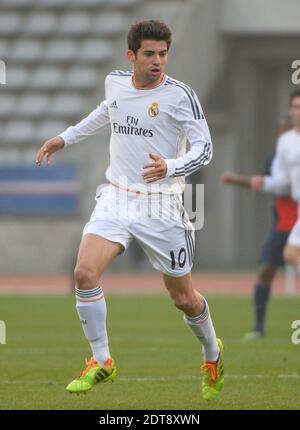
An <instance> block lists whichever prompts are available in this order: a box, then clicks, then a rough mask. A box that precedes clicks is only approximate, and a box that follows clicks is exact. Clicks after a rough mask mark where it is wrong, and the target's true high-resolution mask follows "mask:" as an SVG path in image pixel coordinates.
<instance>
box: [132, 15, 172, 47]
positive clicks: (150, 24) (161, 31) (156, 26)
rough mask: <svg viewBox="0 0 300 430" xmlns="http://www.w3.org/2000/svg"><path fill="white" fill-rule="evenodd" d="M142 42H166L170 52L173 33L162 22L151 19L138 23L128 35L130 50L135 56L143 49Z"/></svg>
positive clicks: (133, 25)
mask: <svg viewBox="0 0 300 430" xmlns="http://www.w3.org/2000/svg"><path fill="white" fill-rule="evenodd" d="M142 40H165V41H166V42H167V46H168V50H169V48H170V45H171V42H172V32H171V30H170V28H169V27H168V26H167V24H165V23H164V22H162V21H159V20H155V19H150V20H148V21H138V22H135V23H134V24H132V25H131V27H130V29H129V32H128V35H127V44H128V49H130V50H131V51H133V52H134V53H135V54H136V53H137V51H138V49H139V48H140V47H141V44H142Z"/></svg>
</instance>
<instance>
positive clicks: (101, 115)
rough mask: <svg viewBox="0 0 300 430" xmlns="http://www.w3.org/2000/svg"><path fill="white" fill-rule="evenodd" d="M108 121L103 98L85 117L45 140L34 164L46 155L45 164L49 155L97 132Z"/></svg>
mask: <svg viewBox="0 0 300 430" xmlns="http://www.w3.org/2000/svg"><path fill="white" fill-rule="evenodd" d="M108 123H109V114H108V106H107V101H106V100H104V101H103V102H102V103H100V105H99V106H97V107H96V109H94V110H93V111H92V112H91V113H90V114H89V115H88V116H87V117H86V118H84V119H83V120H82V121H80V122H79V123H78V124H76V125H71V126H70V127H68V128H67V129H66V130H65V131H64V132H63V133H61V134H59V135H58V136H56V137H53V138H52V139H49V140H47V141H46V142H45V143H44V144H43V145H42V147H41V148H40V150H39V151H38V153H37V157H36V164H37V165H38V166H40V165H41V164H42V162H43V159H44V158H45V157H46V160H47V164H49V162H50V158H51V155H52V154H54V152H57V151H59V150H60V149H62V148H64V147H66V146H69V145H72V144H74V143H78V142H80V141H81V140H83V139H85V138H86V137H88V136H91V135H93V134H96V133H98V132H99V131H100V130H101V129H102V127H104V126H105V125H106V124H108Z"/></svg>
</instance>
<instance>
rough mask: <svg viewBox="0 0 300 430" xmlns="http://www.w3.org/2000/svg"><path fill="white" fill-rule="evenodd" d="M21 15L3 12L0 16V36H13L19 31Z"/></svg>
mask: <svg viewBox="0 0 300 430" xmlns="http://www.w3.org/2000/svg"><path fill="white" fill-rule="evenodd" d="M21 23H22V18H21V15H20V14H18V13H15V12H4V13H1V15H0V36H6V37H7V36H14V35H16V34H17V33H18V32H20V29H21Z"/></svg>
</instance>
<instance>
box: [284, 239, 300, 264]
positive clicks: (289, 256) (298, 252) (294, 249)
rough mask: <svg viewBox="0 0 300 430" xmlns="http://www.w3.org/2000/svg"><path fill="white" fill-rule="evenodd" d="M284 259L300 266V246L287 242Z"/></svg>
mask: <svg viewBox="0 0 300 430" xmlns="http://www.w3.org/2000/svg"><path fill="white" fill-rule="evenodd" d="M284 259H285V261H286V263H288V264H291V265H293V266H299V264H300V246H299V247H298V246H294V245H290V244H289V243H287V245H286V247H285V248H284Z"/></svg>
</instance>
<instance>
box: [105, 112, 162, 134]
mask: <svg viewBox="0 0 300 430" xmlns="http://www.w3.org/2000/svg"><path fill="white" fill-rule="evenodd" d="M112 126H113V131H114V132H115V133H116V134H128V135H131V136H133V135H134V136H144V137H153V134H154V132H153V130H152V129H151V128H143V127H139V120H138V118H135V117H134V116H127V117H126V124H124V125H120V124H119V123H117V122H113V123H112Z"/></svg>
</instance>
